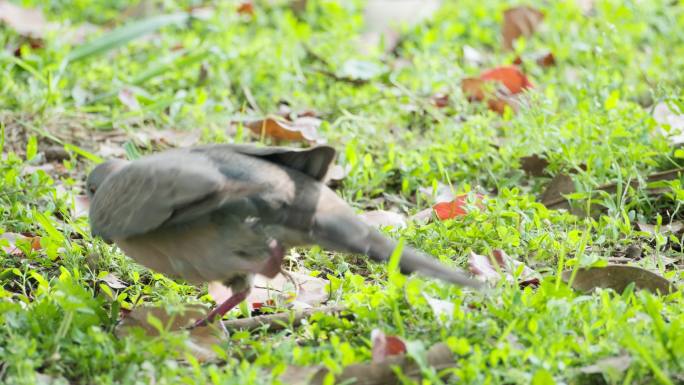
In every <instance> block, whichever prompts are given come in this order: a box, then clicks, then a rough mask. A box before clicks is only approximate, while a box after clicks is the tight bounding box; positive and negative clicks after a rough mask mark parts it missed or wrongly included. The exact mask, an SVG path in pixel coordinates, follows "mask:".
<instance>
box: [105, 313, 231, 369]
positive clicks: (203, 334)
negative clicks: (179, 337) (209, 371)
mask: <svg viewBox="0 0 684 385" xmlns="http://www.w3.org/2000/svg"><path fill="white" fill-rule="evenodd" d="M206 314H207V308H206V307H204V306H201V305H186V306H184V307H183V308H182V309H177V311H173V312H170V311H168V310H167V309H166V308H163V307H157V306H140V307H136V308H135V309H133V310H132V311H131V312H129V313H128V314H127V315H126V316H125V317H124V318H123V319H122V320H121V322H120V323H119V324H118V325H117V326H116V328H115V329H114V333H115V334H116V336H117V337H119V338H123V337H125V336H127V335H129V334H130V333H131V331H132V329H133V328H136V327H139V328H141V329H142V330H143V331H144V332H145V334H146V335H148V336H150V337H156V336H159V330H157V327H156V326H155V324H156V322H153V323H151V322H150V320H151V318H154V319H157V320H158V321H159V322H160V323H161V325H162V327H163V328H165V329H166V330H168V331H169V332H173V333H184V332H186V331H187V332H189V338H188V339H186V340H185V346H186V348H187V349H188V350H189V351H190V352H191V353H192V355H193V356H194V357H195V358H196V359H197V360H199V361H200V362H206V361H212V360H215V359H216V358H217V357H216V352H215V351H214V349H213V348H212V347H213V346H214V345H217V344H219V343H221V337H220V336H221V332H220V331H219V329H218V328H217V327H216V326H214V325H209V326H205V327H197V328H193V329H190V330H188V329H187V327H189V326H191V325H193V324H194V323H195V322H196V321H197V320H199V319H202V318H204V317H205V316H206Z"/></svg>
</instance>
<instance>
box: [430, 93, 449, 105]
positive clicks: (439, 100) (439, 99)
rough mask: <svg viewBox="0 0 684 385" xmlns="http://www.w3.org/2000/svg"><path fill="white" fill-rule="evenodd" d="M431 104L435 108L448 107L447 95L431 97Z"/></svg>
mask: <svg viewBox="0 0 684 385" xmlns="http://www.w3.org/2000/svg"><path fill="white" fill-rule="evenodd" d="M432 104H434V105H435V107H437V108H444V107H446V106H448V105H449V94H436V95H434V96H433V97H432Z"/></svg>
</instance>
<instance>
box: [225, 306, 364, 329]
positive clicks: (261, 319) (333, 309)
mask: <svg viewBox="0 0 684 385" xmlns="http://www.w3.org/2000/svg"><path fill="white" fill-rule="evenodd" d="M344 310H346V307H344V306H324V307H318V308H312V309H306V310H299V311H294V312H287V313H275V314H268V315H260V316H256V317H250V318H240V319H234V320H230V321H222V323H223V326H224V327H225V328H226V329H227V330H238V329H248V330H252V329H257V328H260V327H262V326H264V325H268V327H269V329H270V330H282V329H285V328H286V327H287V326H288V325H290V323H291V325H292V326H298V325H299V324H301V323H302V320H304V319H306V318H309V316H311V315H312V314H314V313H317V312H322V313H331V314H334V313H341V312H343V311H344ZM340 316H341V317H343V318H352V317H353V315H352V314H341V315H340Z"/></svg>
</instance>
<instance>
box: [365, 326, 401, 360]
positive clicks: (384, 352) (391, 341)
mask: <svg viewBox="0 0 684 385" xmlns="http://www.w3.org/2000/svg"><path fill="white" fill-rule="evenodd" d="M371 343H372V355H373V362H374V363H378V362H382V361H385V360H386V359H387V357H389V356H396V355H400V354H404V353H406V344H405V343H404V341H402V340H401V339H400V338H399V337H395V336H387V335H385V333H383V332H382V331H381V330H379V329H373V331H372V332H371Z"/></svg>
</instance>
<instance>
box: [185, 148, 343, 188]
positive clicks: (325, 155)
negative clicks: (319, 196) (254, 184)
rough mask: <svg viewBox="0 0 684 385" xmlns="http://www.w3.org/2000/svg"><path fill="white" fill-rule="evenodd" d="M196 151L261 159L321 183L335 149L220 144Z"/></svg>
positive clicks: (333, 156) (333, 157)
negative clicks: (242, 155) (236, 154)
mask: <svg viewBox="0 0 684 385" xmlns="http://www.w3.org/2000/svg"><path fill="white" fill-rule="evenodd" d="M196 150H197V151H202V152H205V151H211V152H213V153H216V152H222V151H223V152H237V153H240V154H244V155H249V156H252V157H256V158H261V159H264V160H267V161H269V162H272V163H275V164H277V165H280V166H285V167H289V168H291V169H294V170H297V171H299V172H301V173H303V174H306V175H308V176H310V177H311V178H313V179H315V180H318V181H321V180H323V178H324V177H325V175H326V174H327V173H328V169H329V168H330V164H331V163H332V161H333V159H335V149H334V148H332V147H330V146H316V147H312V148H303V149H301V148H287V147H258V146H254V145H250V144H221V145H209V146H200V147H196Z"/></svg>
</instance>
